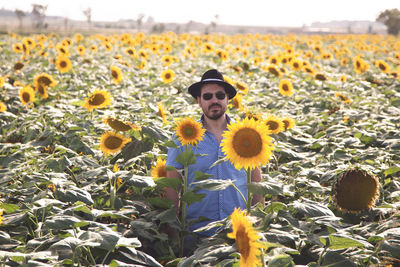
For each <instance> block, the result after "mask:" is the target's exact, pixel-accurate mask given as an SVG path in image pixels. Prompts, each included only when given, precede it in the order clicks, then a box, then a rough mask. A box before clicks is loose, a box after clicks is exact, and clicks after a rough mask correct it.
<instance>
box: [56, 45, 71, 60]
mask: <svg viewBox="0 0 400 267" xmlns="http://www.w3.org/2000/svg"><path fill="white" fill-rule="evenodd" d="M56 49H57V52H58V53H59V54H60V55H61V56H65V57H68V56H69V52H68V49H67V47H65V46H64V45H62V44H58V45H57V46H56Z"/></svg>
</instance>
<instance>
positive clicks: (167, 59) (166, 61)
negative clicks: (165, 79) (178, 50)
mask: <svg viewBox="0 0 400 267" xmlns="http://www.w3.org/2000/svg"><path fill="white" fill-rule="evenodd" d="M161 62H162V64H163V65H164V66H167V67H168V66H169V65H171V64H172V62H173V58H172V57H171V56H170V55H164V56H163V57H162V58H161Z"/></svg>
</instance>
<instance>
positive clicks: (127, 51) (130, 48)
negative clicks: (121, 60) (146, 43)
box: [125, 47, 136, 57]
mask: <svg viewBox="0 0 400 267" xmlns="http://www.w3.org/2000/svg"><path fill="white" fill-rule="evenodd" d="M125 53H127V54H128V55H129V56H130V57H135V55H136V51H135V48H133V47H128V48H127V49H125Z"/></svg>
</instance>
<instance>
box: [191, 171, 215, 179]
mask: <svg viewBox="0 0 400 267" xmlns="http://www.w3.org/2000/svg"><path fill="white" fill-rule="evenodd" d="M213 176H214V175H212V174H208V173H204V172H200V171H194V180H195V181H201V180H206V179H208V178H210V177H213Z"/></svg>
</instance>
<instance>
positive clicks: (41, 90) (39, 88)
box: [38, 84, 45, 95]
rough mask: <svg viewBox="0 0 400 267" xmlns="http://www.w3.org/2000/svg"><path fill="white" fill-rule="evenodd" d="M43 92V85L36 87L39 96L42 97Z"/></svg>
mask: <svg viewBox="0 0 400 267" xmlns="http://www.w3.org/2000/svg"><path fill="white" fill-rule="evenodd" d="M44 91H45V89H44V86H43V84H39V87H38V92H39V94H41V95H44Z"/></svg>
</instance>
